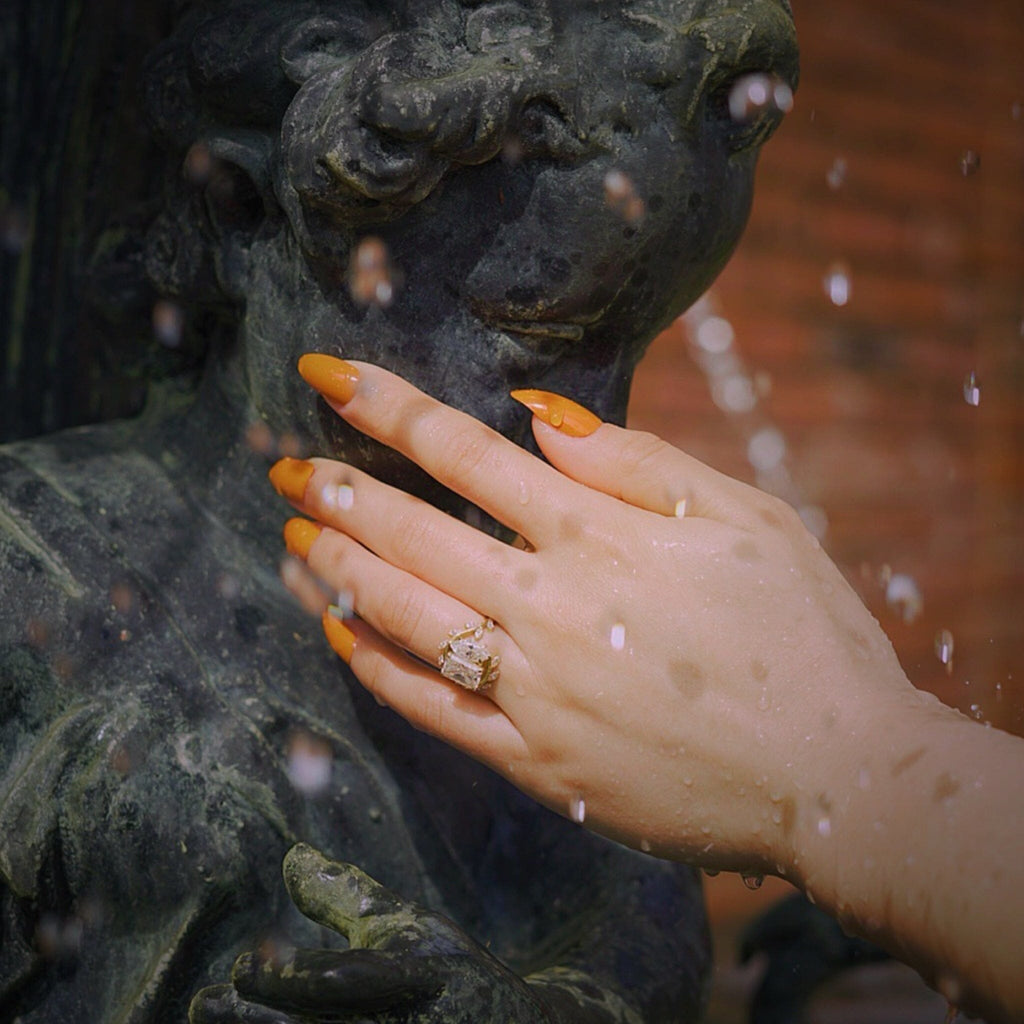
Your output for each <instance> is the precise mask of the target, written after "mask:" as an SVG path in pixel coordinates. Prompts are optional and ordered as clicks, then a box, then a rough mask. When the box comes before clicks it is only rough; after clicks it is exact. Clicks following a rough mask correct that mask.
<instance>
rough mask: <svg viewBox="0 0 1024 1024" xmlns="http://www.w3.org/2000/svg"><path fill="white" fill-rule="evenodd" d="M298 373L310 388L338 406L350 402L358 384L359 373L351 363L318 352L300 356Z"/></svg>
mask: <svg viewBox="0 0 1024 1024" xmlns="http://www.w3.org/2000/svg"><path fill="white" fill-rule="evenodd" d="M299 373H300V374H301V375H302V379H303V380H304V381H305V382H306V383H307V384H308V385H309V386H310V387H311V388H315V389H316V390H317V391H319V392H320V394H321V395H323V396H324V398H329V399H330V400H331V401H332V402H337V403H339V404H340V405H344V404H345V403H346V402H350V401H351V400H352V396H353V395H354V394H355V393H356V385H357V384H358V383H359V371H358V370H357V369H356V368H355V367H354V366H353V365H352V364H351V363H346V362H345V360H344V359H337V358H335V357H334V356H325V355H323V353H320V352H307V353H306V355H304V356H302V358H301V359H299Z"/></svg>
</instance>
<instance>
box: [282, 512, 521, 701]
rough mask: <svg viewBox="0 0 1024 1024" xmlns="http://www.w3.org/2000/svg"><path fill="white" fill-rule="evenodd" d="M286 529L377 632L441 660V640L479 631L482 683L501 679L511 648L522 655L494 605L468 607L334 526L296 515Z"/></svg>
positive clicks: (476, 650) (293, 545)
mask: <svg viewBox="0 0 1024 1024" xmlns="http://www.w3.org/2000/svg"><path fill="white" fill-rule="evenodd" d="M284 532H285V538H286V544H287V545H288V548H289V551H291V552H292V553H294V554H297V555H299V556H300V557H305V559H306V564H307V565H308V566H309V568H310V569H312V571H313V572H314V573H315V574H316V576H317V577H319V579H321V580H323V581H324V582H325V583H326V584H327V587H328V588H329V589H332V590H333V591H334V592H335V593H337V594H339V597H340V600H339V604H340V605H341V606H342V608H343V610H344V609H345V607H346V606H350V607H351V609H352V610H353V611H354V612H355V613H356V614H357V615H358V616H359V617H360V618H361V619H362V620H363V621H364V622H367V623H369V624H370V625H371V626H373V628H374V629H375V630H376V631H377V632H378V633H379V634H381V635H382V636H384V637H386V638H387V639H388V640H390V641H391V642H392V643H394V644H396V645H398V646H399V647H401V648H402V649H403V650H406V651H409V652H410V653H411V654H414V655H416V657H418V658H420V659H422V660H423V661H425V662H427V663H428V664H430V665H436V664H440V663H439V661H438V658H439V653H440V652H441V649H442V645H443V644H445V643H446V642H447V641H448V639H449V637H450V636H451V634H452V633H455V632H460V631H463V630H467V629H473V630H476V631H477V632H478V633H479V635H477V636H475V637H474V638H473V642H474V644H475V646H474V647H473V648H472V649H471V650H469V651H468V653H470V654H472V655H473V656H478V657H479V659H480V663H481V671H482V674H481V680H480V681H481V683H483V682H485V681H487V680H489V681H490V682H491V683H494V682H495V681H497V680H498V679H499V678H500V671H501V663H502V661H505V662H506V663H508V662H509V656H510V654H512V655H515V656H516V657H515V661H519V658H518V652H516V651H515V650H514V645H513V644H512V642H511V640H510V638H509V637H508V635H507V634H506V633H505V631H504V630H503V629H501V628H500V627H495V626H494V624H493V621H492V619H491V616H492V615H493V614H494V611H493V609H491V608H490V607H488V606H485V607H484V608H483V609H481V610H478V609H475V608H470V607H468V606H467V605H465V604H463V603H462V602H461V601H457V600H455V599H454V598H453V597H450V596H449V595H447V594H444V593H442V592H441V591H440V590H438V589H437V588H436V587H433V586H431V585H430V584H428V583H424V582H423V581H422V580H420V579H418V578H417V577H415V576H412V575H410V574H409V573H407V572H404V571H403V570H401V569H396V568H395V567H394V566H393V565H389V564H388V563H387V562H385V561H383V560H381V559H380V558H378V557H377V556H376V555H375V554H373V553H372V552H371V551H368V550H367V549H366V548H364V547H363V546H362V545H361V544H358V543H357V542H356V541H354V540H353V539H352V538H351V537H346V536H345V534H343V533H338V532H337V531H336V530H332V529H329V528H320V527H319V526H317V525H316V524H311V523H310V522H309V521H308V520H305V519H298V520H289V521H288V523H286V524H285V531H284ZM297 535H298V537H297ZM309 538H311V539H312V543H311V544H310V545H309V546H308V547H306V543H307V539H309ZM462 646H463V647H465V644H463V645H462ZM485 662H486V663H485ZM514 663H515V662H513V664H514Z"/></svg>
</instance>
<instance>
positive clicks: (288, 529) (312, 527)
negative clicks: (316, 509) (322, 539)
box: [284, 516, 323, 561]
mask: <svg viewBox="0 0 1024 1024" xmlns="http://www.w3.org/2000/svg"><path fill="white" fill-rule="evenodd" d="M322 532H323V527H322V526H321V525H320V524H319V523H313V522H310V520H308V519H300V518H299V517H297V516H296V518H294V519H289V520H288V522H287V523H285V524H284V546H285V547H286V548H287V549H288V554H290V555H294V556H295V557H296V558H301V559H302V560H303V561H305V560H306V559H307V558H308V557H309V549H310V548H311V547H312V546H313V541H315V540H316V539H317V537H319V536H320V534H321V533H322Z"/></svg>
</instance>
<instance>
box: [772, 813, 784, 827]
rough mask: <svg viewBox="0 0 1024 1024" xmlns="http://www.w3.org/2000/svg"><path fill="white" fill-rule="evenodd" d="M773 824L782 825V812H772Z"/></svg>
mask: <svg viewBox="0 0 1024 1024" xmlns="http://www.w3.org/2000/svg"><path fill="white" fill-rule="evenodd" d="M772 824H773V825H781V824H782V811H772Z"/></svg>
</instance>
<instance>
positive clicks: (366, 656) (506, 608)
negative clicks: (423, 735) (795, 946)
mask: <svg viewBox="0 0 1024 1024" xmlns="http://www.w3.org/2000/svg"><path fill="white" fill-rule="evenodd" d="M300 369H301V370H302V372H303V375H304V376H305V377H306V379H307V380H309V381H310V382H311V383H312V384H313V385H314V386H316V387H317V388H318V389H319V390H320V391H321V392H322V393H323V394H324V396H325V397H326V398H327V399H328V400H329V401H330V402H331V404H332V406H333V407H334V408H335V410H336V411H337V412H338V414H339V415H341V416H343V417H344V418H345V419H346V420H347V421H348V422H349V423H351V424H352V425H353V426H355V427H357V428H358V429H360V430H361V431H363V432H365V433H366V434H369V435H371V436H373V437H375V438H377V439H378V440H380V441H382V442H384V443H385V444H388V445H390V446H391V447H393V448H396V449H397V450H399V451H400V452H402V453H403V454H405V455H406V456H408V457H409V458H410V459H412V460H413V461H414V462H417V463H419V465H421V466H422V467H423V468H424V469H426V470H427V471H428V472H429V473H431V474H432V475H433V476H434V477H436V478H437V479H438V480H440V481H441V482H442V483H444V484H445V485H447V486H448V487H450V488H451V489H452V490H454V491H456V492H458V493H459V494H461V495H463V496H465V497H467V498H468V499H470V500H471V501H473V502H475V503H476V504H477V505H479V506H480V507H481V508H482V509H483V510H485V511H486V512H488V513H489V514H490V515H492V516H493V517H494V518H496V519H498V520H499V521H501V522H503V523H504V524H506V525H507V526H508V527H510V528H511V529H512V530H514V531H515V532H516V533H518V534H519V535H520V536H521V537H522V538H523V540H524V542H525V544H524V545H523V546H522V547H518V546H510V545H507V544H504V543H501V542H499V541H498V540H495V539H493V538H491V537H489V536H486V535H485V534H483V533H481V532H480V531H478V530H476V529H473V528H472V527H470V526H468V525H466V524H465V523H462V522H459V521H457V520H455V519H453V518H452V517H450V516H447V515H445V514H443V513H441V512H439V511H437V510H436V509H434V508H432V507H430V506H428V505H426V504H425V503H423V502H421V501H419V500H418V499H415V498H412V497H410V496H408V495H406V494H404V493H402V492H400V491H397V490H394V489H393V488H391V487H388V486H385V485H383V484H381V483H379V482H377V481H375V480H374V479H372V478H370V477H368V476H366V475H365V474H363V473H361V472H359V471H358V470H356V469H354V468H352V467H350V466H347V465H343V464H340V463H337V462H332V461H329V460H326V459H313V460H310V461H309V462H296V461H293V460H285V461H284V462H282V463H279V464H278V465H277V466H276V467H275V468H274V470H273V471H272V479H273V480H274V482H275V484H276V485H277V487H278V489H279V490H280V491H281V492H282V493H284V494H285V495H286V496H287V497H289V498H290V499H291V500H292V502H293V504H294V505H295V506H296V507H297V508H298V509H299V510H300V511H301V512H303V513H305V514H306V515H307V516H309V517H311V518H312V520H314V521H315V522H310V521H308V520H292V521H291V522H290V523H289V524H288V526H287V528H286V539H287V541H288V545H289V549H290V550H291V551H292V552H293V554H296V555H298V556H299V557H300V558H302V559H303V560H304V561H305V562H306V564H307V565H308V566H309V568H310V569H311V570H312V572H313V574H315V576H316V577H319V579H320V580H321V581H323V582H324V583H325V584H326V585H327V587H328V588H329V589H330V590H331V591H332V592H334V593H344V594H347V595H350V600H351V606H352V608H353V609H354V611H355V614H356V616H358V618H356V619H351V620H349V621H346V622H344V623H343V622H342V621H341V620H340V619H339V618H338V617H337V616H336V615H335V614H333V613H331V612H327V613H325V615H324V619H323V621H324V629H325V631H326V633H327V637H328V639H329V640H330V641H331V643H332V645H333V646H334V647H335V649H336V650H337V651H338V652H339V654H341V655H342V656H343V657H344V658H345V659H346V660H347V661H349V662H350V664H351V667H352V669H353V671H354V672H355V674H356V676H357V677H358V678H359V680H360V681H361V682H362V683H363V684H364V685H365V686H366V687H368V688H369V689H370V690H371V691H372V692H373V693H374V694H375V695H376V696H377V697H378V698H379V699H380V700H382V701H384V702H386V703H387V704H389V705H390V706H391V707H393V708H394V709H395V710H396V711H398V712H399V713H400V714H402V715H403V716H404V717H405V718H407V719H408V720H409V721H410V722H412V723H413V724H414V725H416V726H417V727H419V728H421V729H425V730H427V731H428V732H430V733H433V734H434V735H436V736H438V737H440V738H442V739H444V740H446V741H447V742H449V743H452V744H454V745H455V746H457V747H459V748H461V749H462V750H464V751H466V752H467V753H469V754H471V755H472V756H474V757H476V758H478V759H480V760H482V761H484V762H485V763H487V764H488V765H490V766H491V767H493V768H494V769H495V770H496V771H498V772H500V773H501V774H503V775H505V776H506V777H508V778H509V779H510V780H512V781H513V782H514V783H515V784H516V785H517V786H519V787H520V788H522V789H524V790H525V791H527V792H528V793H530V794H531V795H533V796H534V797H535V798H536V799H538V800H540V801H541V802H543V803H545V804H547V805H548V806H550V807H552V808H555V809H556V810H559V811H561V812H562V813H563V814H566V815H568V816H571V817H574V818H576V819H577V820H578V821H581V822H585V823H586V825H587V826H589V827H592V828H594V829H596V830H597V831H600V832H603V833H605V834H607V835H609V836H612V837H613V838H616V839H618V840H621V841H623V842H626V843H628V844H630V845H633V846H636V847H640V848H642V849H645V850H651V851H653V852H655V853H657V854H660V855H664V856H669V857H674V858H683V859H686V860H688V861H691V862H694V863H698V864H703V865H706V866H712V867H717V868H732V869H736V870H746V871H753V872H765V871H767V872H780V873H787V872H792V868H793V866H794V863H795V862H796V861H799V846H800V834H801V832H802V831H806V832H808V833H810V834H812V835H813V833H814V832H815V831H816V830H817V829H818V826H819V823H820V822H821V821H823V820H826V819H827V816H828V806H827V798H822V796H821V792H822V788H827V786H825V785H824V782H823V784H822V787H821V788H813V787H812V788H810V789H809V788H808V787H807V786H806V785H805V782H806V780H807V779H808V778H814V777H815V775H816V774H818V775H819V776H820V775H821V773H823V772H824V771H825V770H826V766H828V767H830V766H831V765H830V764H829V759H830V757H832V758H833V759H834V757H835V756H836V752H837V751H838V749H839V748H838V747H837V746H835V745H834V744H835V743H836V742H837V741H836V738H837V737H840V736H842V737H843V740H842V743H843V749H844V750H845V749H848V748H849V746H850V744H851V743H852V744H854V745H856V743H857V742H858V737H861V738H862V739H863V737H864V735H865V732H866V730H869V729H871V728H872V725H873V722H874V721H875V714H874V713H875V711H876V710H877V708H878V707H879V706H880V705H881V706H889V705H891V704H892V702H893V700H894V699H903V700H907V699H913V695H914V691H913V690H912V688H911V687H910V686H909V684H908V683H907V682H906V680H905V677H904V676H903V673H902V671H901V670H900V668H899V665H898V663H897V662H896V659H895V656H894V654H893V652H892V649H891V646H890V645H889V643H888V641H887V640H886V638H885V636H884V635H883V634H882V632H881V630H880V629H879V627H878V625H877V623H876V622H875V621H874V619H873V618H872V617H871V616H870V615H869V613H868V612H867V611H866V610H865V609H864V607H863V605H862V604H861V602H860V601H859V600H858V598H857V597H856V595H855V594H854V593H853V592H852V591H851V590H850V588H849V587H848V586H847V584H846V582H845V581H844V579H843V578H842V576H841V575H840V573H839V572H838V571H837V570H836V568H835V567H834V566H833V565H832V563H831V562H830V561H829V559H828V558H827V557H826V556H825V555H824V554H823V553H822V551H821V550H820V548H819V546H818V544H817V542H816V541H815V540H814V539H813V538H812V537H811V536H810V535H809V534H808V533H807V531H806V530H805V529H804V527H803V525H802V524H801V522H800V520H799V519H798V517H797V516H796V514H795V513H794V512H793V511H792V510H791V509H790V508H789V507H788V506H787V505H785V504H783V503H782V502H780V501H778V500H776V499H774V498H772V497H769V496H767V495H765V494H763V493H761V492H759V491H757V490H755V489H753V488H751V487H748V486H746V485H744V484H741V483H739V482H737V481H734V480H732V479H729V478H727V477H725V476H722V475H720V474H719V473H716V472H714V471H713V470H711V469H709V468H707V467H706V466H703V465H701V464H700V463H698V462H696V461H694V460H693V459H691V458H689V457H687V456H686V455H684V454H683V453H682V452H680V451H678V450H676V449H674V448H672V447H671V446H669V445H668V444H666V443H664V442H662V441H659V440H657V439H656V438H654V437H651V436H649V435H646V434H640V433H636V432H632V431H628V430H623V429H620V428H617V427H614V426H611V425H608V424H600V423H599V421H597V420H596V418H595V417H593V416H592V415H591V414H590V413H587V412H586V411H585V410H583V409H582V408H581V407H579V406H576V405H575V404H574V403H571V402H567V401H566V400H564V399H560V398H557V397H556V396H551V395H546V394H544V393H540V392H532V393H525V395H521V398H525V401H526V403H527V404H529V405H530V406H531V408H533V409H534V411H535V413H536V418H535V420H534V430H535V434H536V437H537V441H538V443H539V445H540V447H541V449H542V451H543V452H544V454H545V455H546V456H547V458H548V459H549V460H550V463H551V465H547V464H545V463H544V462H543V461H541V460H540V459H538V458H535V457H534V456H532V455H530V454H528V453H527V452H525V451H523V450H522V449H520V448H518V447H517V446H515V445H513V444H512V443H511V442H509V441H506V440H505V439H504V438H502V437H501V436H499V435H498V434H496V433H495V432H493V431H492V430H490V429H488V428H487V427H485V426H483V425H482V424H480V423H478V422H477V421H475V420H472V419H471V418H469V417H467V416H465V415H463V414H461V413H459V412H456V411H454V410H452V409H450V408H447V407H445V406H442V405H440V404H439V403H437V402H435V401H434V400H432V399H430V398H428V397H427V396H426V395H424V394H422V393H421V392H419V391H417V390H416V389H415V388H413V387H412V386H411V385H409V384H407V383H405V382H404V381H402V380H401V379H399V378H397V377H395V376H393V375H391V374H389V373H387V372H385V371H383V370H381V369H379V368H376V367H373V366H368V365H365V364H360V365H359V366H351V365H349V364H346V363H342V362H341V361H339V360H334V359H331V358H330V357H325V356H312V357H311V356H307V357H305V358H304V360H303V361H302V363H300ZM293 586H294V588H295V589H296V590H297V591H305V592H306V599H307V601H309V600H310V596H309V595H310V593H312V594H313V595H314V596H313V598H312V600H313V601H314V602H315V601H317V600H319V601H321V602H322V604H324V605H325V604H326V600H324V599H323V598H318V597H317V596H316V595H318V594H319V591H317V590H313V591H311V592H310V591H309V588H308V584H304V583H303V581H302V580H296V581H295V582H294V583H293ZM486 620H491V621H493V623H494V624H495V625H494V628H493V629H485V630H484V631H483V634H482V637H481V642H482V643H483V644H485V645H486V647H487V648H488V649H489V651H490V652H491V653H493V654H495V655H498V656H500V659H501V663H500V675H499V676H498V677H497V679H496V680H495V681H494V682H493V683H492V685H490V686H489V688H487V689H486V690H483V691H481V692H470V691H469V690H467V689H464V688H463V687H462V686H460V685H457V684H456V683H454V682H451V681H449V680H447V679H445V678H442V676H441V674H440V673H439V671H438V669H437V667H436V666H437V658H438V649H439V645H441V644H443V642H444V641H445V639H446V637H447V636H448V634H449V632H450V631H451V630H453V629H462V628H463V627H464V626H466V625H467V624H473V625H475V624H479V623H483V622H485V621H486ZM869 710H870V711H871V714H869V713H868V712H869ZM830 750H831V755H830V753H829V751H830ZM840 756H841V755H840ZM849 771H850V772H851V773H855V771H856V767H855V766H853V765H851V766H849ZM816 801H817V802H816ZM823 801H824V802H823ZM822 827H823V828H824V827H825V826H822Z"/></svg>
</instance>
